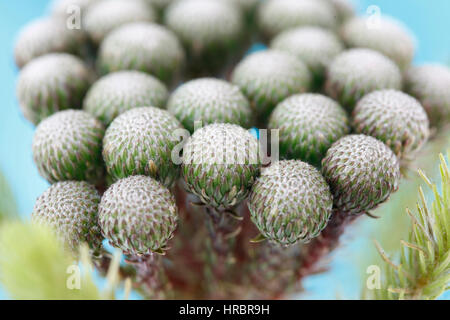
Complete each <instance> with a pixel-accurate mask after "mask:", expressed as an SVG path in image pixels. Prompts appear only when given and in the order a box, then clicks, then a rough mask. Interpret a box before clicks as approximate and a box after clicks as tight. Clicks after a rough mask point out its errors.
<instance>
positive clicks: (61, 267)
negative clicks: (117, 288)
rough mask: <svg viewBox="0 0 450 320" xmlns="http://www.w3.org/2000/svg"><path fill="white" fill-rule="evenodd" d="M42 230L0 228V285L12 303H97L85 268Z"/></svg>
mask: <svg viewBox="0 0 450 320" xmlns="http://www.w3.org/2000/svg"><path fill="white" fill-rule="evenodd" d="M84 269H85V268H83V267H82V265H81V264H79V263H78V261H77V260H76V259H74V258H73V257H72V256H71V255H70V254H69V253H68V252H67V251H64V249H63V247H62V245H61V244H60V242H59V241H58V240H57V238H56V237H55V236H54V234H53V233H52V232H51V231H50V230H49V229H47V228H45V227H43V226H37V225H30V224H22V223H19V222H7V223H4V224H3V225H2V226H0V284H1V285H2V287H3V288H4V289H5V290H6V291H7V292H8V293H9V295H10V297H11V298H13V299H44V300H47V299H62V300H71V299H99V298H100V297H101V296H100V293H99V290H98V289H97V287H96V285H95V284H94V283H93V281H92V275H91V273H90V270H89V268H87V269H88V270H87V272H83V270H84Z"/></svg>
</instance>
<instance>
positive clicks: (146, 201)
mask: <svg viewBox="0 0 450 320" xmlns="http://www.w3.org/2000/svg"><path fill="white" fill-rule="evenodd" d="M177 222H178V209H177V206H176V204H175V198H174V197H173V195H172V194H171V193H170V191H169V190H168V189H166V188H165V187H164V186H163V185H161V184H160V183H159V182H158V181H156V180H154V179H152V178H150V177H146V176H132V177H128V178H125V179H121V180H119V181H117V182H116V183H114V184H113V185H112V186H111V187H110V188H109V189H108V190H106V192H105V193H104V195H103V197H102V199H101V202H100V206H99V224H100V227H101V229H102V233H103V235H104V236H105V238H107V239H108V240H109V241H110V243H111V244H112V245H113V246H115V247H117V248H120V249H122V250H123V251H124V253H125V254H127V255H138V256H139V255H148V254H151V253H154V252H156V253H162V252H163V251H164V250H165V249H166V246H167V243H168V241H169V240H170V239H171V238H172V237H173V233H174V231H175V229H176V227H177Z"/></svg>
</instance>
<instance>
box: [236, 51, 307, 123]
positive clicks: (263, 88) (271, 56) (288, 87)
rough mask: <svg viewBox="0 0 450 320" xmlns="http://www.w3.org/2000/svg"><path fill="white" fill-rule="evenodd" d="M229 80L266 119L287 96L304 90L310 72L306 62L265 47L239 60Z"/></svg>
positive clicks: (305, 89)
mask: <svg viewBox="0 0 450 320" xmlns="http://www.w3.org/2000/svg"><path fill="white" fill-rule="evenodd" d="M232 82H233V84H235V85H237V86H238V87H239V88H240V89H241V91H242V92H243V93H244V94H245V95H246V96H247V98H248V99H249V101H250V104H251V107H252V108H253V109H254V110H255V111H256V113H257V114H258V115H259V117H261V118H266V117H268V116H269V114H270V113H271V112H272V110H273V109H274V108H275V106H276V105H277V104H278V103H279V102H281V101H282V100H284V99H285V98H287V97H288V96H290V95H293V94H295V93H303V92H306V91H307V90H308V89H309V88H310V86H311V75H310V72H309V70H308V68H307V67H306V65H305V64H304V63H303V62H301V61H300V60H298V59H297V58H295V57H294V56H293V55H290V54H288V53H285V52H281V51H277V50H267V51H261V52H256V53H253V54H251V55H249V56H248V57H247V58H245V59H244V60H243V61H242V62H240V63H239V64H238V65H237V67H236V69H235V70H234V72H233V75H232Z"/></svg>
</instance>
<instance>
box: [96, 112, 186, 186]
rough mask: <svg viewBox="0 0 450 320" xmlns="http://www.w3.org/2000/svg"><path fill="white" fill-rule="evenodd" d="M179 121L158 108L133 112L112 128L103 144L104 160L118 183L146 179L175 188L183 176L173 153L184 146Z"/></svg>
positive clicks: (121, 118) (107, 131)
mask: <svg viewBox="0 0 450 320" xmlns="http://www.w3.org/2000/svg"><path fill="white" fill-rule="evenodd" d="M181 128H182V127H181V125H180V123H179V122H178V120H177V119H176V118H175V117H174V116H172V115H171V114H170V113H169V112H167V111H166V110H161V109H158V108H155V107H141V108H134V109H131V110H129V111H127V112H125V113H123V114H121V115H120V116H118V117H117V118H116V119H115V120H114V121H113V122H112V123H111V125H110V126H109V127H108V129H107V130H106V133H105V138H104V140H103V159H104V160H105V164H106V168H107V170H108V173H109V174H110V175H111V177H112V178H113V179H114V180H117V179H121V178H125V177H128V176H131V175H146V176H151V177H153V178H155V179H157V180H159V181H160V182H161V183H162V184H163V185H165V186H167V187H171V186H172V184H173V183H174V182H175V180H176V179H177V178H178V175H179V167H178V166H177V164H175V163H174V162H173V161H172V149H173V148H174V147H175V146H176V145H177V144H178V143H179V142H180V141H179V140H177V139H175V137H174V136H173V135H174V131H175V130H177V129H181Z"/></svg>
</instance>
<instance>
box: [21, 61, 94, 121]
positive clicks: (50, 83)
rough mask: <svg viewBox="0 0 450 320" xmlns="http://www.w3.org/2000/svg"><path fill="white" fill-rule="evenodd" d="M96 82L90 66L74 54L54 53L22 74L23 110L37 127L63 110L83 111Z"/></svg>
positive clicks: (28, 66)
mask: <svg viewBox="0 0 450 320" xmlns="http://www.w3.org/2000/svg"><path fill="white" fill-rule="evenodd" d="M92 80H93V75H92V73H91V72H90V71H89V69H88V68H87V66H86V65H85V64H84V63H83V62H82V61H81V60H80V59H78V58H76V57H74V56H72V55H69V54H65V53H52V54H49V55H45V56H42V57H39V58H37V59H35V60H33V61H32V62H30V63H29V64H27V66H26V67H25V68H23V70H22V71H21V72H20V74H19V80H18V82H17V96H18V100H19V105H20V108H21V110H22V112H23V114H24V116H25V118H27V119H28V120H29V121H31V122H32V123H34V124H38V123H39V122H40V121H41V120H42V119H44V118H46V117H48V116H50V115H52V114H53V113H55V112H57V111H59V110H64V109H78V108H81V104H82V101H83V98H84V96H85V94H86V91H87V90H88V89H89V86H90V85H91V83H92Z"/></svg>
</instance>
